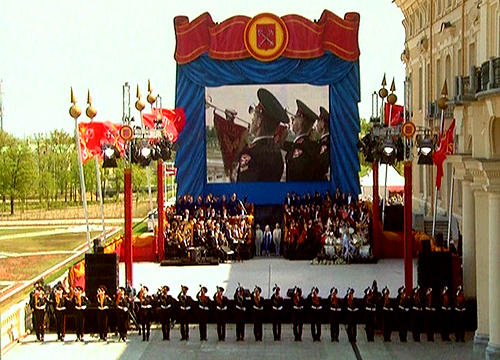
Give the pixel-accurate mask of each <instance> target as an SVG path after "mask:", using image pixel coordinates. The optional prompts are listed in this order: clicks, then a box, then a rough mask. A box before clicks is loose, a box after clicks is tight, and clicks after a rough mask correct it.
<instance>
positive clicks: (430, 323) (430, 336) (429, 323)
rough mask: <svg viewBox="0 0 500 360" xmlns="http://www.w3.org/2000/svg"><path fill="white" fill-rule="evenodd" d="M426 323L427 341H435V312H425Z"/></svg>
mask: <svg viewBox="0 0 500 360" xmlns="http://www.w3.org/2000/svg"><path fill="white" fill-rule="evenodd" d="M424 323H425V333H426V335H427V341H434V311H430V310H427V311H425V315H424Z"/></svg>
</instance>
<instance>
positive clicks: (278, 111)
mask: <svg viewBox="0 0 500 360" xmlns="http://www.w3.org/2000/svg"><path fill="white" fill-rule="evenodd" d="M257 97H258V98H259V103H260V104H259V105H260V107H261V109H262V112H263V113H264V114H265V115H266V116H265V118H266V120H268V121H271V122H272V123H273V124H274V125H275V126H278V125H279V124H280V123H284V124H288V122H289V121H290V120H289V119H288V115H287V114H286V111H285V109H284V108H283V106H282V105H281V103H280V102H279V101H278V99H276V97H275V96H274V95H273V94H272V93H271V92H270V91H269V90H266V89H264V88H260V89H259V90H257Z"/></svg>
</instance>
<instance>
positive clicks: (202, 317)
mask: <svg viewBox="0 0 500 360" xmlns="http://www.w3.org/2000/svg"><path fill="white" fill-rule="evenodd" d="M207 292H208V289H207V288H206V287H205V286H201V285H200V291H198V294H196V300H198V319H199V322H200V341H207V322H208V314H209V313H210V298H209V297H208V296H207Z"/></svg>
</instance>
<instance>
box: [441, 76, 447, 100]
mask: <svg viewBox="0 0 500 360" xmlns="http://www.w3.org/2000/svg"><path fill="white" fill-rule="evenodd" d="M441 96H443V97H447V96H448V85H446V80H445V81H444V85H443V90H441Z"/></svg>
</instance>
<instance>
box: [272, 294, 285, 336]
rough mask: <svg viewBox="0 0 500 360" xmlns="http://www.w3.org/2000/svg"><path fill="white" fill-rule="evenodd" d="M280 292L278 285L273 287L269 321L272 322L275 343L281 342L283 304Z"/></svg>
mask: <svg viewBox="0 0 500 360" xmlns="http://www.w3.org/2000/svg"><path fill="white" fill-rule="evenodd" d="M280 292H281V289H280V287H279V286H278V285H274V288H273V295H272V296H271V321H272V322H273V335H274V340H275V341H280V340H281V321H282V314H283V304H284V303H285V301H284V300H283V297H282V296H281V294H280Z"/></svg>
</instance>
